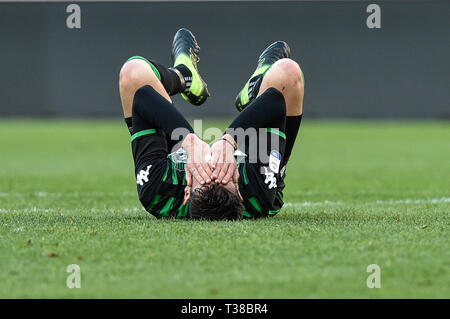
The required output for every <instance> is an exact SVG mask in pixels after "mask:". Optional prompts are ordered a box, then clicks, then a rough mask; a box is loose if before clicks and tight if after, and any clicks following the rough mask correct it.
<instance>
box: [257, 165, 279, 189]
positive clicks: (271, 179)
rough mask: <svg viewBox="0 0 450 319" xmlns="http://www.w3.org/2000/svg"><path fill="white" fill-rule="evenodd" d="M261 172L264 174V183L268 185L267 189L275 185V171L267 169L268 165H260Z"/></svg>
mask: <svg viewBox="0 0 450 319" xmlns="http://www.w3.org/2000/svg"><path fill="white" fill-rule="evenodd" d="M261 170H262V174H264V175H265V176H266V179H265V180H264V183H265V184H267V185H268V187H269V189H272V188H275V187H277V179H276V177H275V173H274V172H272V171H271V170H269V168H268V167H265V166H263V167H261Z"/></svg>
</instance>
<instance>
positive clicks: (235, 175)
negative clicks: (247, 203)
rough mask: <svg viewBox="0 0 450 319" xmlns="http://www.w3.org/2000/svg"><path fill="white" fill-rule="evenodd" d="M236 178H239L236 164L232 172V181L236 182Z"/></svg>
mask: <svg viewBox="0 0 450 319" xmlns="http://www.w3.org/2000/svg"><path fill="white" fill-rule="evenodd" d="M238 179H239V170H238V169H237V166H236V168H235V169H234V174H233V182H235V183H237V181H238Z"/></svg>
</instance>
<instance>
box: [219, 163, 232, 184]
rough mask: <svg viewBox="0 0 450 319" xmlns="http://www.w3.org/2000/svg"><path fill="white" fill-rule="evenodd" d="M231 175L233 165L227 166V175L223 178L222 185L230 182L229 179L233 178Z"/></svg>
mask: <svg viewBox="0 0 450 319" xmlns="http://www.w3.org/2000/svg"><path fill="white" fill-rule="evenodd" d="M233 175H234V165H229V166H228V170H227V174H226V175H225V177H224V178H223V181H222V183H223V184H226V183H228V182H229V181H230V179H231V177H233Z"/></svg>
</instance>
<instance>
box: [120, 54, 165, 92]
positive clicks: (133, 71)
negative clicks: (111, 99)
mask: <svg viewBox="0 0 450 319" xmlns="http://www.w3.org/2000/svg"><path fill="white" fill-rule="evenodd" d="M148 68H149V65H148V64H147V62H145V61H143V60H140V59H133V60H130V61H127V62H126V63H125V64H124V65H123V66H122V69H121V70H120V73H119V83H120V86H121V87H124V88H127V87H128V88H136V87H140V85H141V84H142V82H143V81H144V79H148V77H149V76H152V75H153V76H155V75H154V73H153V72H148V71H149V70H148ZM155 78H156V76H155Z"/></svg>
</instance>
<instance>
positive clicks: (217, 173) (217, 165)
mask: <svg viewBox="0 0 450 319" xmlns="http://www.w3.org/2000/svg"><path fill="white" fill-rule="evenodd" d="M222 167H223V163H217V164H216V168H215V169H214V171H213V174H212V178H214V179H216V178H217V177H219V173H220V170H221V169H222Z"/></svg>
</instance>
